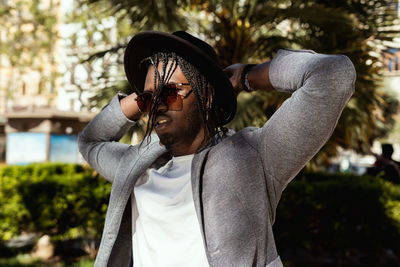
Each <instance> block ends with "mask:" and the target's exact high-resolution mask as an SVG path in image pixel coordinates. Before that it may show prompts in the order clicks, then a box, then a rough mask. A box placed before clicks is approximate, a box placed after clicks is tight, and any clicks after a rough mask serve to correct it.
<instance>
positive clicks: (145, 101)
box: [135, 83, 193, 112]
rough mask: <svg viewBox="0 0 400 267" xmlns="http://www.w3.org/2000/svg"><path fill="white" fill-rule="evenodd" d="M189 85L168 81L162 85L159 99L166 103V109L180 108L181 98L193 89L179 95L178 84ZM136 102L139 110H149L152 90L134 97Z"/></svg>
mask: <svg viewBox="0 0 400 267" xmlns="http://www.w3.org/2000/svg"><path fill="white" fill-rule="evenodd" d="M184 85H190V83H169V84H166V85H164V86H163V87H162V89H161V94H160V101H161V102H162V103H164V104H165V105H167V107H168V110H175V111H178V110H182V107H183V99H185V98H187V97H188V96H189V95H190V94H191V93H192V91H193V90H190V91H189V92H188V93H187V94H186V95H180V94H178V92H179V91H180V89H179V87H178V86H184ZM135 100H136V102H137V104H138V106H139V109H140V111H142V112H149V111H150V107H151V103H152V101H153V92H152V91H145V92H143V93H141V94H139V95H138V96H137V97H136V99H135Z"/></svg>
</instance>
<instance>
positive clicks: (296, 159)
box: [253, 50, 356, 196]
mask: <svg viewBox="0 0 400 267" xmlns="http://www.w3.org/2000/svg"><path fill="white" fill-rule="evenodd" d="M269 74H270V81H271V83H272V85H273V87H274V88H276V89H277V90H278V91H283V92H288V93H292V95H291V97H290V98H288V99H287V100H286V101H285V102H284V103H283V104H282V106H281V107H280V108H279V109H278V110H277V111H276V112H275V113H274V114H273V116H271V118H270V119H269V120H268V121H267V123H266V124H265V125H264V126H263V127H262V128H260V129H258V130H255V132H254V136H253V137H255V138H254V139H253V141H254V140H255V142H256V146H257V149H258V151H259V155H260V156H261V159H262V162H263V164H264V169H265V170H266V172H267V175H268V176H269V177H272V179H273V180H274V181H273V183H274V188H275V189H274V190H275V192H276V193H277V194H278V196H279V195H280V193H281V192H282V191H283V190H284V188H285V187H286V185H287V184H288V183H289V182H290V181H291V179H293V177H294V176H295V175H296V174H297V173H298V172H299V171H300V170H301V169H302V168H303V167H304V166H305V164H306V163H307V162H308V161H309V160H310V159H311V158H312V157H313V156H314V155H315V154H316V153H317V152H318V151H319V150H320V148H321V147H322V146H323V145H324V144H325V142H326V141H327V140H328V138H329V137H330V136H331V134H332V132H333V130H334V128H335V127H336V124H337V122H338V120H339V117H340V114H341V113H342V110H343V108H344V107H345V105H346V103H347V102H348V100H349V99H350V97H351V95H352V94H353V92H354V82H355V78H356V73H355V69H354V66H353V64H352V62H351V61H350V60H349V58H347V57H346V56H343V55H324V54H317V53H315V52H313V51H308V50H307V51H306V50H302V51H300V50H299V51H294V50H279V51H278V53H277V55H276V56H275V57H274V59H273V60H272V61H271V64H270V69H269Z"/></svg>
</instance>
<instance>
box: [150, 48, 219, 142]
mask: <svg viewBox="0 0 400 267" xmlns="http://www.w3.org/2000/svg"><path fill="white" fill-rule="evenodd" d="M144 62H146V63H147V64H148V65H147V67H149V64H150V65H153V66H154V67H155V71H154V91H153V100H152V104H151V107H150V111H149V119H148V121H147V128H146V133H145V138H146V137H147V138H149V137H150V134H151V132H152V130H153V127H154V125H155V121H156V116H157V109H158V107H157V105H156V104H155V103H159V101H160V96H161V91H162V88H163V86H164V85H165V84H167V83H168V81H169V79H170V78H171V76H172V74H173V73H174V71H175V70H176V69H177V67H178V66H179V67H180V68H181V70H182V72H183V74H184V75H185V77H186V78H187V80H188V81H189V83H190V85H191V87H192V89H193V92H194V94H195V96H196V103H197V107H198V109H199V112H200V115H201V118H202V120H203V122H204V125H205V126H206V127H205V129H204V131H205V135H204V136H205V138H209V137H211V136H214V135H215V134H217V133H220V132H222V133H225V132H226V128H225V127H222V126H221V127H218V125H217V121H218V114H217V112H216V111H217V108H216V104H215V103H214V102H213V101H212V100H213V99H214V88H213V87H212V86H211V84H210V83H209V82H208V81H207V78H206V77H205V76H204V75H203V74H201V73H200V72H199V71H198V70H197V68H196V67H194V66H193V65H192V64H191V63H189V62H188V61H187V60H185V59H183V58H182V57H180V56H178V55H177V54H176V53H174V52H170V53H166V52H159V53H156V54H154V55H153V56H152V57H149V58H147V59H145V60H144ZM159 64H162V65H161V66H162V67H161V68H162V69H161V73H160V72H159V71H158V68H157V66H159ZM148 142H150V140H149V139H148Z"/></svg>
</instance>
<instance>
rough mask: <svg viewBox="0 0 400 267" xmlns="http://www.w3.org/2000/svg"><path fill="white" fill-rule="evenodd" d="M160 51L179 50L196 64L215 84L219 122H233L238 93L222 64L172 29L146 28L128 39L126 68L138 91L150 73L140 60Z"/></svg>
mask: <svg viewBox="0 0 400 267" xmlns="http://www.w3.org/2000/svg"><path fill="white" fill-rule="evenodd" d="M157 52H175V53H176V54H177V55H179V56H181V57H182V58H184V59H185V60H186V61H188V62H190V63H191V64H192V65H194V66H195V67H196V68H197V69H198V70H199V71H200V73H202V74H203V75H204V76H205V77H206V78H207V80H208V81H209V82H210V83H211V85H212V86H213V87H214V101H216V104H217V107H219V109H218V113H219V114H218V117H219V121H218V122H217V124H218V126H222V125H225V124H227V123H229V122H230V121H231V120H232V119H233V118H234V116H235V113H236V104H237V103H236V96H235V93H234V91H233V88H232V84H231V82H230V80H229V79H228V77H227V76H226V74H225V73H224V72H223V70H222V68H221V67H220V66H218V65H217V64H216V63H215V62H214V61H213V60H212V59H211V58H210V57H209V56H208V55H207V54H206V53H204V52H203V51H202V50H201V49H199V48H198V47H196V46H195V45H193V44H192V43H190V42H188V41H186V40H184V39H182V38H180V37H178V36H175V35H172V34H169V33H164V32H157V31H146V32H142V33H139V34H136V35H135V36H134V37H133V38H132V39H131V40H130V41H129V43H128V45H127V47H126V50H125V56H124V68H125V74H126V77H127V79H128V81H129V83H130V85H131V86H132V87H133V89H134V90H135V91H136V92H137V93H141V92H142V91H143V88H144V82H145V79H146V75H147V70H146V69H141V67H140V63H141V62H142V61H143V60H144V59H145V58H148V57H151V56H152V55H154V54H155V53H157Z"/></svg>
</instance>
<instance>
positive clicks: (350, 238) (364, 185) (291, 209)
mask: <svg viewBox="0 0 400 267" xmlns="http://www.w3.org/2000/svg"><path fill="white" fill-rule="evenodd" d="M399 205H400V187H399V186H395V185H392V184H390V183H389V182H385V181H383V180H380V179H378V178H373V177H359V176H354V175H348V174H347V175H343V174H321V173H314V174H306V175H305V176H303V178H302V179H301V178H299V179H298V180H295V181H294V182H292V183H291V184H290V185H289V186H288V188H287V189H286V190H285V191H284V193H283V195H282V199H281V201H280V204H279V206H278V210H277V219H276V223H275V226H274V231H275V238H276V242H277V246H278V250H279V251H281V252H282V253H285V252H288V251H297V252H299V251H302V252H303V253H304V254H305V257H307V258H308V259H314V260H315V261H317V260H318V259H322V258H324V257H325V258H331V259H334V260H335V261H337V262H339V261H340V260H342V261H344V262H347V264H355V263H357V262H356V260H359V259H360V257H361V258H364V259H363V261H365V260H368V261H367V262H368V264H369V265H371V266H372V265H374V266H378V265H379V264H378V261H379V260H381V259H380V257H382V256H383V255H384V254H385V252H386V251H388V250H389V249H391V250H392V251H393V252H394V253H395V255H397V257H400V214H399ZM294 254H295V253H294V252H292V254H291V256H293V255H294Z"/></svg>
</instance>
